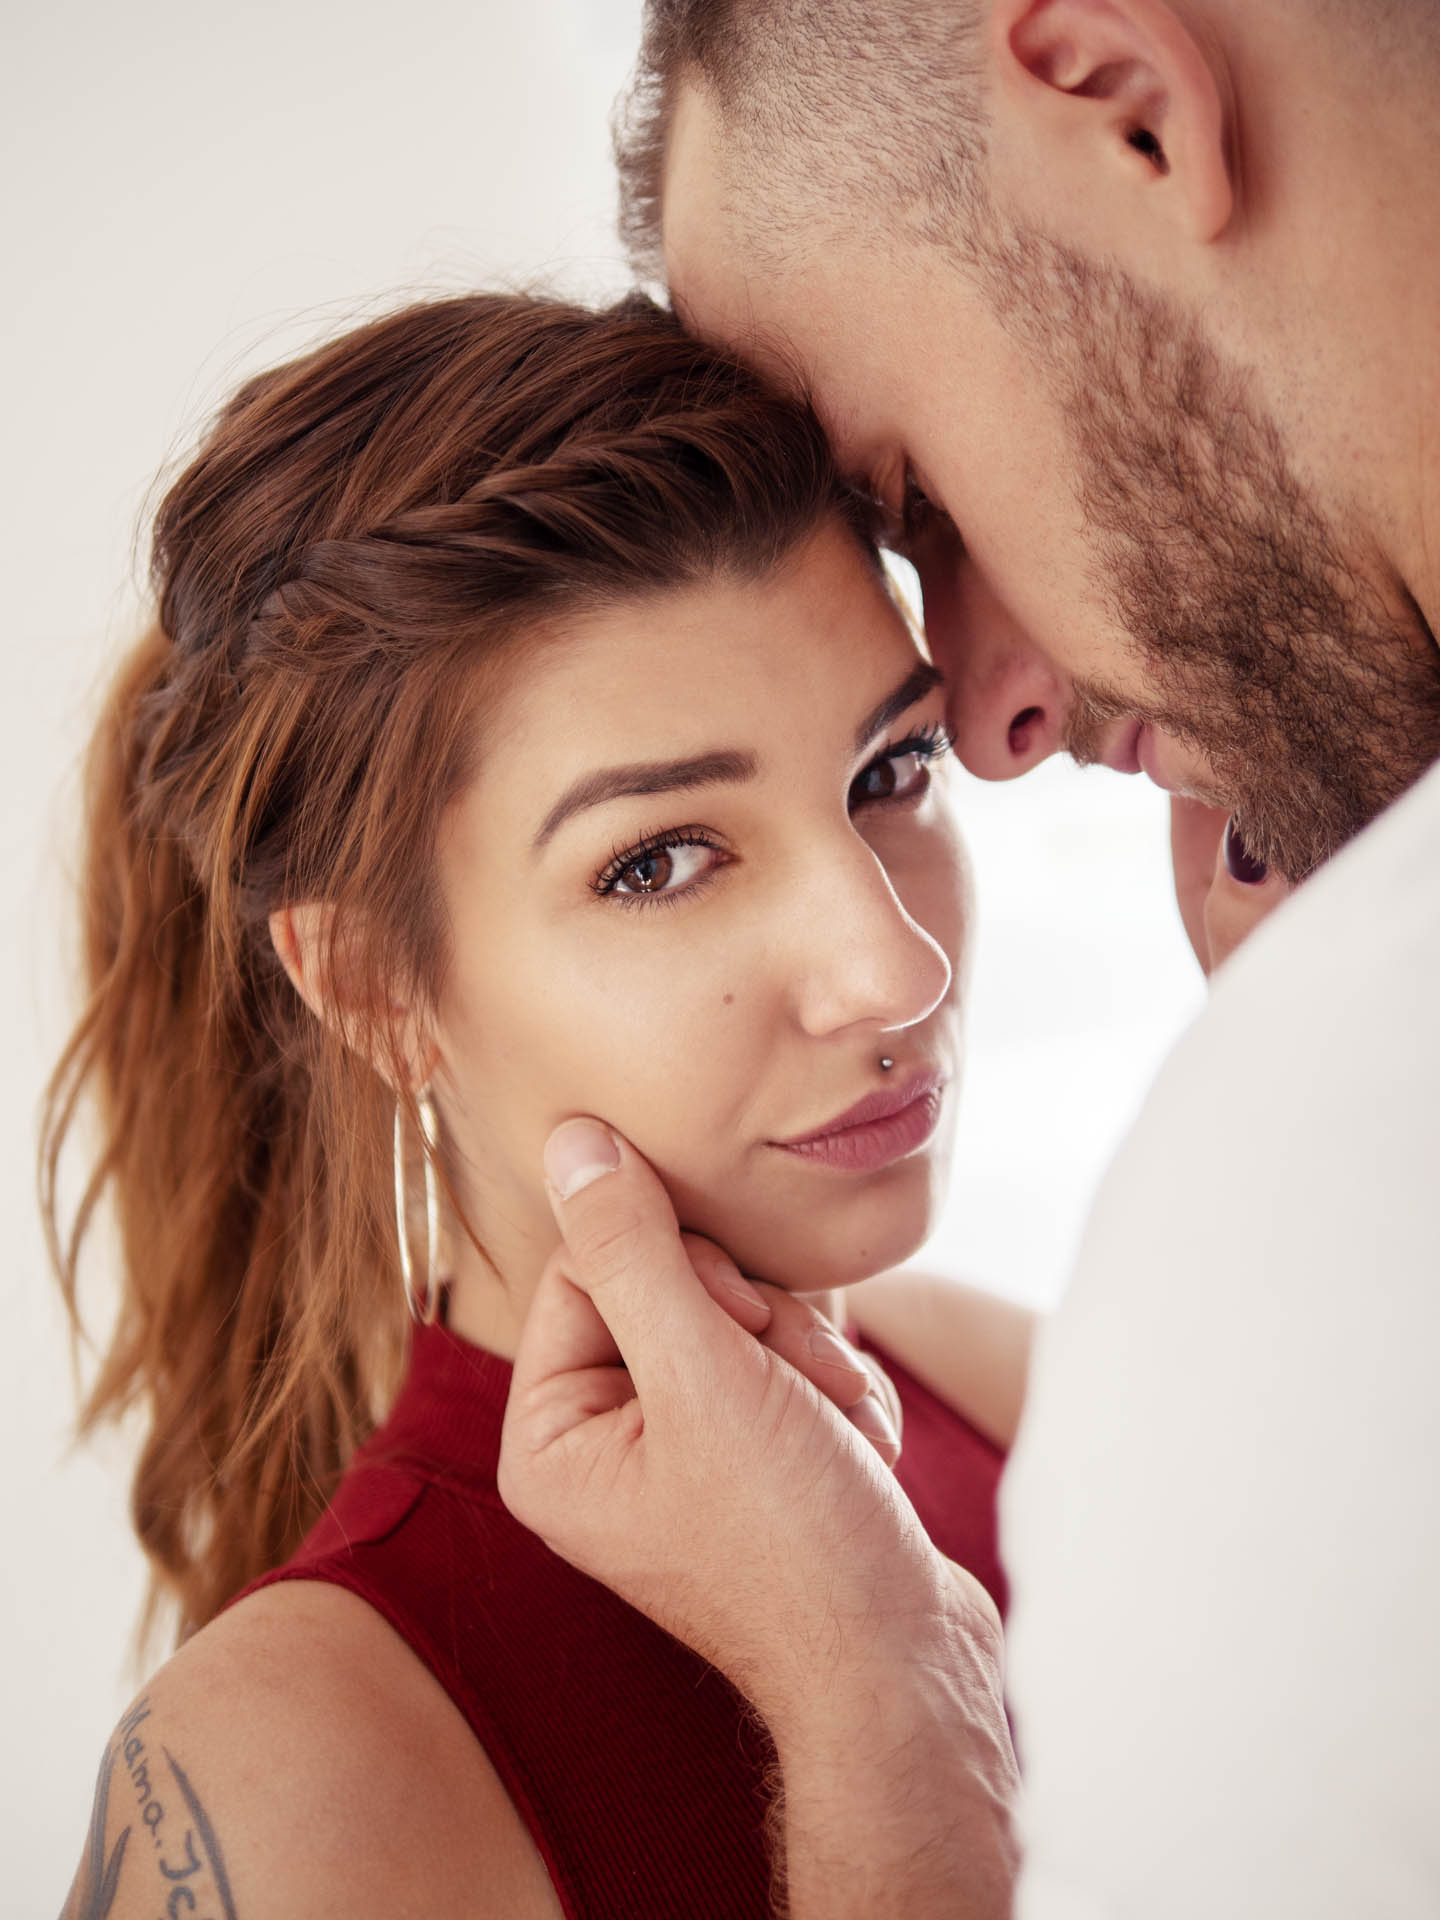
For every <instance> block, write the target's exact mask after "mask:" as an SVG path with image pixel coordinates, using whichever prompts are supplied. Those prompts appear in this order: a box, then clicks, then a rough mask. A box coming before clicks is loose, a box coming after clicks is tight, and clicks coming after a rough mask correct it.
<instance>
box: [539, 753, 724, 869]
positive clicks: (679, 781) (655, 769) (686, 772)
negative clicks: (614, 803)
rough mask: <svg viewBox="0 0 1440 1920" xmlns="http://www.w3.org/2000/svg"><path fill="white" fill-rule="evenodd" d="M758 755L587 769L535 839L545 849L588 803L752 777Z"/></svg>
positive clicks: (596, 804) (694, 757) (707, 755)
mask: <svg viewBox="0 0 1440 1920" xmlns="http://www.w3.org/2000/svg"><path fill="white" fill-rule="evenodd" d="M759 764H760V763H759V761H758V760H757V759H756V757H755V755H754V754H753V753H741V752H738V751H736V750H735V749H733V748H732V749H726V748H719V749H717V750H716V751H715V752H713V753H697V754H692V755H691V756H690V757H689V758H688V759H684V760H641V761H637V762H636V763H635V764H634V765H632V766H628V767H597V768H596V769H595V771H594V772H593V773H582V774H581V776H580V778H579V779H578V780H575V781H572V782H571V784H570V785H569V786H568V787H567V788H566V789H565V791H564V793H562V794H561V796H560V798H559V799H558V800H557V801H556V802H555V804H554V806H553V807H551V809H550V811H549V812H548V813H547V814H546V816H545V818H544V820H543V821H542V822H541V826H540V831H539V832H538V833H537V834H536V835H535V839H534V841H533V843H532V845H533V850H534V851H535V852H537V853H538V852H539V850H540V848H541V847H543V846H544V845H545V842H546V841H547V840H548V839H549V838H550V837H551V835H552V834H553V833H554V832H555V830H556V829H557V827H559V826H561V825H562V824H563V823H564V822H565V821H566V820H568V819H569V818H570V816H571V814H572V813H581V812H583V811H584V809H585V808H586V807H599V806H603V805H604V803H605V802H606V801H607V800H625V799H629V798H630V797H631V796H632V795H634V794H637V793H676V792H679V791H681V790H683V789H685V788H688V787H714V786H722V785H733V784H734V783H736V782H737V781H740V780H753V779H754V777H755V774H756V772H757V770H758V768H759Z"/></svg>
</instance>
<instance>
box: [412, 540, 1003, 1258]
mask: <svg viewBox="0 0 1440 1920" xmlns="http://www.w3.org/2000/svg"><path fill="white" fill-rule="evenodd" d="M519 660H520V662H521V663H522V664H519V665H517V666H516V667H515V668H514V670H513V671H512V673H511V675H510V678H509V681H508V683H504V684H503V691H502V693H501V695H500V697H499V699H498V701H497V702H496V703H495V704H494V705H493V706H492V707H491V708H490V709H489V710H488V711H487V715H486V719H485V722H484V740H483V752H482V756H481V771H480V773H479V775H478V777H477V778H476V780H475V781H474V783H473V785H472V786H471V787H470V788H469V789H467V791H466V793H465V795H464V797H463V798H462V799H461V800H460V801H459V802H457V804H456V806H455V808H454V809H453V811H452V814H451V816H450V817H449V819H448V821H447V825H446V830H445V832H444V835H443V836H442V844H441V854H440V861H441V865H440V872H441V883H442V887H443V891H444V896H445V902H446V906H447V908H448V912H449V917H450V924H451V930H452V936H453V952H452V961H451V969H450V974H449V978H448V982H447V985H446V989H445V992H444V993H443V995H442V998H441V1002H440V1007H439V1011H438V1027H437V1031H436V1034H435V1040H436V1045H437V1047H438V1050H439V1061H438V1064H437V1069H436V1071H435V1074H434V1076H433V1078H434V1084H435V1088H436V1092H437V1096H438V1099H439V1103H440V1108H441V1113H442V1116H443V1122H444V1125H445V1129H446V1133H447V1138H448V1140H449V1142H450V1145H451V1149H452V1154H453V1158H454V1161H455V1163H456V1166H455V1170H456V1173H457V1176H458V1179H459V1181H460V1186H461V1192H462V1196H463V1198H464V1199H465V1202H466V1206H467V1210H468V1211H469V1215H470V1220H471V1224H472V1225H473V1226H474V1228H475V1230H476V1232H477V1233H478V1234H479V1236H480V1238H481V1240H482V1241H483V1242H484V1244H485V1245H486V1247H487V1250H488V1251H489V1252H490V1253H491V1255H492V1256H493V1257H494V1258H495V1260H496V1263H497V1265H498V1266H499V1268H500V1271H501V1273H502V1275H503V1276H504V1277H505V1279H506V1280H507V1282H517V1283H522V1284H527V1283H529V1282H533V1279H534V1278H535V1277H536V1275H537V1274H538V1268H539V1264H540V1263H541V1262H543V1260H544V1259H545V1258H546V1257H547V1256H548V1254H549V1252H550V1250H551V1249H552V1248H553V1246H554V1243H555V1229H554V1226H553V1220H552V1215H551V1212H550V1209H549V1206H548V1204H547V1201H546V1197H545V1190H544V1185H543V1175H542V1171H541V1150H542V1148H543V1145H544V1142H545V1139H546V1136H547V1135H548V1134H549V1132H550V1130H551V1129H552V1128H553V1127H554V1126H555V1125H556V1124H557V1123H558V1122H559V1121H561V1120H563V1119H565V1118H567V1117H569V1116H571V1115H574V1114H580V1113H587V1114H594V1115H597V1116H599V1117H600V1118H602V1119H604V1120H606V1121H608V1122H609V1123H610V1124H611V1125H613V1126H614V1127H616V1128H618V1129H619V1131H620V1132H621V1133H623V1134H625V1135H626V1136H627V1138H628V1139H629V1140H631V1141H632V1142H633V1143H634V1145H635V1146H636V1147H637V1148H638V1149H639V1150H640V1152H641V1153H643V1154H644V1155H645V1156H646V1158H647V1159H648V1160H650V1161H651V1163H652V1164H653V1165H654V1166H655V1167H656V1169H657V1170H658V1172H659V1173H660V1175H661V1176H662V1178H663V1179H664V1181H665V1184H666V1186H667V1187H668V1189H669V1192H670V1194H671V1197H672V1199H673V1201H674V1203H675V1208H676V1212H677V1213H678V1215H679V1218H680V1222H681V1224H682V1226H684V1227H687V1228H691V1229H694V1230H695V1231H697V1232H700V1233H704V1234H707V1235H709V1236H710V1237H711V1238H712V1239H714V1240H716V1241H718V1242H719V1243H720V1244H721V1245H722V1246H723V1247H725V1248H726V1250H727V1251H728V1252H729V1253H730V1254H731V1256H732V1257H733V1258H734V1259H735V1260H736V1261H737V1262H738V1263H739V1265H740V1266H741V1267H742V1269H744V1270H745V1271H746V1272H748V1273H751V1274H753V1275H756V1276H758V1277H762V1278H765V1279H769V1280H772V1281H774V1282H776V1283H777V1284H779V1285H782V1286H787V1287H793V1288H797V1289H801V1290H805V1291H810V1290H819V1289H821V1288H825V1287H830V1286H836V1285H842V1284H844V1283H845V1282H847V1281H850V1280H856V1279H860V1278H862V1277H863V1276H865V1275H867V1274H870V1273H873V1272H875V1271H877V1270H878V1269H879V1268H881V1267H883V1266H886V1265H888V1264H889V1263H891V1262H893V1261H895V1260H898V1259H901V1258H903V1257H904V1256H905V1255H907V1254H908V1253H910V1252H912V1251H913V1250H914V1248H915V1247H916V1246H917V1245H918V1244H919V1242H920V1241H921V1240H922V1239H923V1238H924V1236H925V1233H926V1231H927V1229H928V1227H929V1225H930V1223H931V1220H932V1218H933V1216H934V1212H935V1208H936V1206H937V1204H938V1201H939V1198H940V1195H941V1191H942V1188H943V1185H944V1179H945V1170H946V1165H947V1158H948V1142H949V1134H950V1115H951V1109H952V1108H953V1104H954V1098H955V1080H956V1075H957V1069H958V1065H959V1022H958V1012H959V1007H958V999H959V987H960V979H961V974H962V967H961V958H962V950H963V946H964V938H965V928H966V921H967V917H968V905H969V901H968V894H969V888H968V875H967V869H966V865H965V859H964V852H963V848H962V845H961V842H960V840H959V837H958V834H957V832H956V829H955V826H954V823H953V821H952V820H951V818H950V814H949V810H948V807H947V804H946V802H945V800H944V798H943V796H942V793H941V791H940V786H941V783H940V782H939V781H938V780H937V778H936V775H937V771H938V770H937V768H936V767H935V765H934V764H933V756H934V754H935V753H936V751H937V750H938V749H939V748H940V747H941V746H942V744H943V738H944V736H943V733H942V731H941V729H942V723H943V702H942V699H941V695H940V691H939V686H938V682H937V680H936V676H935V675H934V673H933V672H932V670H931V669H930V668H929V667H928V666H927V665H926V664H925V662H924V660H923V659H922V657H921V655H920V654H919V652H918V651H917V649H916V646H915V643H914V641H913V640H912V638H911V636H910V634H909V632H908V631H907V629H906V627H905V625H904V623H903V621H902V620H901V618H900V617H899V615H898V614H897V612H896V610H895V608H894V606H893V604H892V603H891V601H890V599H889V597H888V596H887V593H886V591H885V588H884V585H883V584H882V582H881V580H880V579H879V578H878V577H877V576H876V574H875V573H874V572H873V571H872V569H871V568H870V566H869V565H868V564H867V562H866V561H865V559H864V557H863V556H862V555H861V553H860V552H859V551H858V550H857V548H856V547H855V545H854V543H853V542H852V541H851V539H850V538H849V537H848V536H847V535H846V534H845V533H844V532H842V531H841V530H840V529H839V528H827V529H826V530H825V531H823V532H822V533H820V534H819V535H817V536H816V537H815V538H814V539H813V540H812V541H811V542H810V543H809V544H808V545H806V546H804V547H802V548H801V549H800V550H799V551H798V552H797V553H796V554H795V555H794V556H792V558H791V559H790V560H789V561H788V562H787V563H786V564H785V566H784V567H783V568H782V569H780V570H778V571H777V572H775V573H774V574H772V575H770V576H769V577H767V578H765V579H763V580H761V581H759V582H757V583H746V584H735V583H727V582H720V583H716V584H710V585H705V586H701V587H695V588H690V589H686V590H684V591H678V592H674V593H669V594H664V595H657V596H656V597H655V598H653V599H649V600H642V601H638V602H634V603H631V604H628V605H625V606H622V607H619V608H617V609H614V610H610V611H605V612H600V613H596V614H593V615H589V616H586V617H584V618H582V619H579V620H577V621H575V622H574V623H573V624H569V625H567V626H566V628H565V630H564V631H563V633H561V634H560V635H559V636H558V637H553V638H549V639H545V640H541V641H539V642H537V643H535V644H533V645H531V646H529V647H527V648H525V649H524V651H523V653H522V654H521V655H520V656H519ZM882 1058H885V1059H889V1060H892V1061H893V1063H894V1064H893V1066H892V1067H890V1068H889V1069H888V1070H885V1069H882V1067H881V1064H880V1062H881V1060H882ZM874 1095H881V1096H884V1097H886V1098H887V1099H889V1104H890V1105H891V1106H892V1107H895V1106H900V1105H901V1104H902V1103H903V1102H906V1100H907V1097H909V1098H908V1104H907V1105H906V1108H905V1111H904V1112H902V1113H900V1114H898V1115H895V1116H893V1117H890V1118H888V1119H884V1120H882V1121H880V1122H879V1123H873V1122H872V1124H870V1125H868V1126H866V1125H860V1126H850V1127H849V1128H847V1129H845V1130H843V1131H841V1132H839V1133H835V1132H830V1133H828V1134H826V1135H825V1137H822V1139H820V1140H819V1141H813V1140H812V1141H810V1143H809V1144H800V1145H796V1144H787V1143H796V1142H805V1141H806V1140H807V1137H809V1136H814V1135H816V1134H817V1133H824V1130H827V1129H833V1128H834V1126H835V1123H836V1121H837V1120H838V1119H839V1118H840V1117H841V1116H843V1115H845V1114H847V1112H848V1111H849V1110H850V1109H851V1108H853V1107H854V1106H855V1105H856V1103H857V1102H859V1101H862V1100H866V1099H867V1098H868V1097H870V1096H874ZM910 1096H913V1097H910Z"/></svg>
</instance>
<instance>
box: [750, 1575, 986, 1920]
mask: <svg viewBox="0 0 1440 1920" xmlns="http://www.w3.org/2000/svg"><path fill="white" fill-rule="evenodd" d="M894 1624H895V1623H893V1622H889V1623H887V1627H886V1630H885V1631H884V1632H883V1633H882V1634H881V1635H879V1636H877V1637H876V1639H875V1640H874V1641H873V1642H871V1643H870V1644H869V1645H868V1646H867V1648H866V1650H865V1652H864V1655H863V1656H862V1657H861V1658H859V1659H848V1660H846V1661H845V1663H844V1666H843V1668H837V1669H836V1670H834V1671H832V1672H831V1673H830V1674H829V1675H828V1676H826V1681H825V1683H823V1684H820V1683H817V1685H816V1686H815V1687H814V1689H813V1690H812V1691H811V1693H810V1694H809V1696H808V1697H805V1698H799V1697H795V1698H791V1699H789V1700H787V1701H786V1703H785V1705H784V1707H783V1709H782V1710H780V1711H779V1712H778V1714H777V1716H776V1718H774V1719H773V1720H772V1724H771V1731H772V1734H773V1736H774V1738H775V1743H776V1749H777V1753H778V1756H779V1760H780V1770H781V1777H782V1781H783V1791H784V1804H783V1809H782V1820H783V1829H784V1843H783V1844H784V1876H783V1877H784V1879H785V1881H786V1883H787V1887H788V1900H789V1905H788V1907H785V1908H784V1909H782V1910H784V1911H788V1912H790V1913H791V1914H793V1916H794V1920H822V1917H823V1920H842V1917H845V1916H850V1915H855V1916H859V1915H861V1914H865V1915H870V1916H875V1920H880V1917H881V1916H886V1915H891V1914H894V1915H897V1916H898V1915H901V1914H904V1915H906V1916H907V1917H908V1920H926V1916H928V1915H931V1914H934V1915H942V1914H943V1915H944V1916H946V1920H1001V1916H1004V1915H1007V1914H1008V1913H1009V1911H1010V1899H1011V1890H1012V1888H1013V1884H1014V1878H1015V1872H1016V1866H1017V1856H1016V1848H1015V1840H1014V1835H1013V1831H1012V1826H1011V1815H1012V1811H1013V1806H1014V1799H1015V1792H1016V1786H1017V1775H1016V1768H1015V1758H1014V1752H1013V1749H1012V1748H1011V1744H1010V1734H1009V1726H1008V1723H1007V1721H1006V1718H1005V1708H1004V1699H1003V1658H1002V1640H1001V1632H1000V1624H999V1619H998V1616H997V1615H996V1613H995V1610H994V1608H993V1606H991V1605H990V1603H989V1599H988V1596H986V1595H984V1594H983V1593H982V1592H981V1591H980V1589H978V1588H977V1587H976V1586H975V1584H974V1582H973V1581H969V1580H968V1577H967V1576H963V1575H961V1576H958V1577H957V1578H956V1579H955V1580H954V1581H950V1580H948V1579H947V1580H946V1589H945V1590H942V1591H941V1592H940V1593H938V1594H937V1596H936V1603H935V1605H934V1606H933V1608H931V1609H929V1610H927V1612H926V1613H925V1614H923V1615H920V1616H911V1617H910V1618H909V1619H908V1620H907V1621H906V1622H904V1623H903V1624H904V1627H905V1631H904V1632H903V1633H901V1634H897V1633H896V1632H895V1631H894V1630H893V1628H894ZM777 1864H779V1863H777Z"/></svg>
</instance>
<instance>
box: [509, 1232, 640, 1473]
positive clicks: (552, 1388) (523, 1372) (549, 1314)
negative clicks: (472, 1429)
mask: <svg viewBox="0 0 1440 1920" xmlns="http://www.w3.org/2000/svg"><path fill="white" fill-rule="evenodd" d="M634 1394H635V1389H634V1386H633V1384H632V1382H631V1379H630V1376H629V1374H628V1373H627V1372H626V1370H625V1368H624V1366H623V1365H622V1364H621V1360H620V1349H619V1348H618V1347H617V1346H616V1344H615V1337H614V1335H613V1334H612V1333H611V1331H610V1329H609V1328H608V1327H607V1326H606V1324H605V1322H604V1321H603V1320H602V1319H601V1317H600V1315H599V1313H598V1312H597V1311H596V1308H595V1306H594V1304H593V1302H592V1301H591V1300H590V1299H589V1298H588V1297H587V1296H586V1295H585V1294H584V1293H583V1292H582V1291H581V1290H580V1288H579V1287H576V1286H574V1285H572V1284H571V1282H570V1280H569V1279H568V1277H567V1276H566V1274H565V1271H564V1268H563V1266H562V1264H561V1261H560V1259H559V1257H558V1256H557V1257H556V1258H555V1259H553V1260H551V1261H550V1263H549V1265H548V1266H547V1267H546V1269H545V1271H544V1273H543V1274H541V1276H540V1284H539V1285H538V1286H537V1288H536V1289H535V1297H534V1299H533V1300H532V1302H531V1305H530V1312H529V1313H528V1315H527V1316H526V1320H525V1327H524V1331H523V1332H522V1334H521V1337H520V1345H519V1348H518V1350H517V1352H516V1355H515V1370H514V1377H513V1379H512V1381H511V1387H510V1401H509V1407H508V1410H507V1413H506V1435H507V1440H511V1441H513V1442H514V1443H515V1444H516V1445H518V1446H519V1447H520V1449H521V1451H522V1452H524V1453H526V1454H535V1453H540V1452H543V1451H544V1449H545V1448H546V1447H548V1446H550V1445H552V1444H553V1443H554V1441H556V1440H557V1439H560V1438H561V1437H562V1436H563V1435H564V1434H566V1433H568V1432H569V1431H570V1430H571V1429H572V1428H573V1427H577V1426H579V1425H580V1424H581V1423H582V1422H583V1421H585V1420H588V1419H590V1418H591V1417H592V1416H593V1415H595V1414H597V1413H603V1412H608V1411H613V1409H614V1408H616V1407H618V1406H621V1405H623V1404H624V1403H625V1401H627V1400H630V1399H633V1398H634Z"/></svg>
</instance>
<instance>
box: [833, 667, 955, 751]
mask: <svg viewBox="0 0 1440 1920" xmlns="http://www.w3.org/2000/svg"><path fill="white" fill-rule="evenodd" d="M944 679H945V676H944V674H943V673H941V672H940V671H939V670H938V668H935V667H932V666H931V664H930V662H929V661H928V660H917V661H916V663H915V665H914V666H913V667H912V668H911V669H910V671H909V673H907V674H906V676H905V678H904V679H903V680H902V681H901V682H900V684H899V686H898V687H896V689H895V691H894V692H893V693H887V694H886V696H885V698H884V699H883V700H882V701H881V702H880V704H879V706H878V707H872V708H871V710H870V712H869V713H867V714H866V716H865V718H864V719H863V720H862V721H861V722H860V724H859V726H858V727H857V728H856V729H855V751H856V752H857V753H862V752H863V751H864V749H865V748H866V747H868V746H869V744H870V742H871V741H872V740H873V739H874V738H875V736H876V734H877V733H883V732H884V730H885V728H886V727H888V726H889V724H890V722H891V721H892V720H898V719H899V717H900V715H901V714H902V713H904V712H905V710H906V709H907V708H908V707H913V706H914V705H915V702H916V701H917V700H923V699H924V698H925V696H926V694H927V693H933V692H934V691H935V689H936V687H938V686H941V685H942V684H943V683H944Z"/></svg>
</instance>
